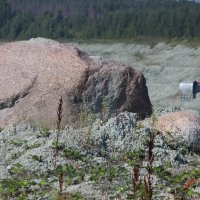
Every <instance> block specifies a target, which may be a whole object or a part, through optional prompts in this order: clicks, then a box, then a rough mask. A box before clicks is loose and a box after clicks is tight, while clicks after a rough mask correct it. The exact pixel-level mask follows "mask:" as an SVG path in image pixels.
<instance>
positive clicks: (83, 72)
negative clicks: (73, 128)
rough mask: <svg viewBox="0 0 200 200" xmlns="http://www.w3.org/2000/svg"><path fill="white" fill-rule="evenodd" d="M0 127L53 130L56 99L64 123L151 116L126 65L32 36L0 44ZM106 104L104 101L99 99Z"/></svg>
mask: <svg viewBox="0 0 200 200" xmlns="http://www.w3.org/2000/svg"><path fill="white" fill-rule="evenodd" d="M0 71H1V76H0V85H1V87H0V127H5V126H7V125H8V124H10V123H18V122H21V121H23V122H28V123H33V124H35V125H39V126H45V127H53V126H55V121H56V109H57V106H58V105H57V104H58V100H59V98H60V97H61V96H62V98H63V102H64V103H63V110H64V116H63V118H64V120H63V123H65V124H66V123H67V120H70V122H71V123H74V122H77V123H78V121H79V118H80V116H79V115H80V112H81V111H87V112H94V113H97V114H98V113H100V112H101V111H102V107H103V106H104V107H105V104H104V102H107V104H106V107H107V108H106V110H107V114H108V115H109V116H111V115H116V114H118V113H119V112H121V111H129V112H135V113H138V114H139V115H140V117H141V118H144V117H146V116H148V115H150V114H151V102H150V100H149V96H148V90H147V87H146V82H145V78H144V76H143V74H142V73H139V72H136V71H135V70H134V69H133V68H132V67H130V66H125V65H122V64H119V63H116V62H114V61H108V60H103V59H101V58H96V59H94V58H91V57H89V56H88V55H86V54H85V53H83V52H81V51H80V50H78V49H77V48H75V47H74V46H73V45H70V44H68V45H62V44H60V43H58V42H56V41H52V40H48V39H43V38H36V39H31V40H29V41H20V42H13V43H7V44H3V45H1V46H0ZM105 100H106V101H105Z"/></svg>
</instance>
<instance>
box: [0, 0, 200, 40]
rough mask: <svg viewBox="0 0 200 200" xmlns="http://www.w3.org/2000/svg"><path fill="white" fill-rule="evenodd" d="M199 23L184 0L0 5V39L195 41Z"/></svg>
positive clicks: (32, 0) (14, 1) (196, 11)
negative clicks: (143, 38)
mask: <svg viewBox="0 0 200 200" xmlns="http://www.w3.org/2000/svg"><path fill="white" fill-rule="evenodd" d="M199 19H200V4H197V3H195V2H194V1H184V0H182V1H176V0H168V1H165V0H159V1H158V0H143V1H138V0H134V1H133V0H124V1H120V0H115V1H114V0H102V1H98V0H93V1H90V0H85V1H83V0H76V1H72V0H58V1H54V0H48V1H46V0H43V1H41V0H26V1H25V0H8V1H5V0H0V30H1V31H0V39H1V40H15V39H27V38H31V37H37V36H42V37H47V38H54V39H94V38H95V39H101V38H103V39H133V38H136V37H141V36H142V37H158V38H174V37H178V38H194V37H199V36H200V24H199Z"/></svg>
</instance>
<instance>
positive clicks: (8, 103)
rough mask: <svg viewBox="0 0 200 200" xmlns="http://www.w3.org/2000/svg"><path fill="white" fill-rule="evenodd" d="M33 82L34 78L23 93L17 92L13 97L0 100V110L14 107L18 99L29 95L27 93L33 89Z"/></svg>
mask: <svg viewBox="0 0 200 200" xmlns="http://www.w3.org/2000/svg"><path fill="white" fill-rule="evenodd" d="M35 82H36V77H34V79H33V81H32V82H31V84H30V85H28V86H27V87H26V88H25V89H24V90H23V91H21V92H19V93H18V94H16V95H13V96H11V97H9V98H6V99H1V100H0V110H3V109H6V108H12V107H14V106H15V104H17V103H18V102H19V100H20V99H22V98H24V97H25V96H26V95H27V94H29V92H30V90H31V89H32V88H33V85H34V83H35Z"/></svg>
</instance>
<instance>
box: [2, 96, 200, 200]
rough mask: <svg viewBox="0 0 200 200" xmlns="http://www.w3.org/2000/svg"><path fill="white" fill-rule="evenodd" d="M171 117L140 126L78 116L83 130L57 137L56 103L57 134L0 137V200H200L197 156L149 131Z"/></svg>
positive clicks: (17, 132) (24, 132) (130, 119)
mask: <svg viewBox="0 0 200 200" xmlns="http://www.w3.org/2000/svg"><path fill="white" fill-rule="evenodd" d="M169 110H170V111H172V110H173V111H177V108H174V109H169ZM169 110H167V109H161V110H157V111H156V112H155V113H154V114H153V115H152V116H151V118H148V119H145V120H143V121H139V120H138V116H137V114H134V113H128V112H124V113H121V114H119V115H118V116H117V117H115V118H111V119H104V120H103V121H102V120H96V119H95V118H94V115H91V114H90V113H85V114H83V113H82V114H81V115H80V118H81V121H82V126H83V127H82V128H80V129H73V128H72V127H71V126H66V127H65V128H64V129H61V127H60V124H61V121H62V112H63V110H62V99H61V100H60V103H59V106H58V110H57V130H48V129H46V128H42V129H38V128H36V127H32V126H30V125H20V124H18V125H12V126H10V127H8V128H6V129H4V130H2V131H1V134H0V141H1V155H2V156H1V160H2V161H3V162H1V165H0V171H1V172H0V176H1V180H0V194H1V197H0V199H2V200H4V199H5V200H7V199H9V200H11V199H13V200H14V199H20V200H25V199H52V200H53V199H54V200H56V199H60V200H61V199H63V200H64V199H79V200H80V199H135V200H136V199H143V200H146V199H148V200H151V199H158V200H159V199H166V200H167V199H177V200H179V199H180V200H182V199H195V198H196V199H198V198H199V194H200V190H199V179H198V178H199V177H200V170H199V167H198V166H199V164H200V157H199V155H198V153H195V152H194V151H193V150H192V149H189V148H188V147H187V146H185V145H184V144H183V143H181V142H177V141H174V140H171V142H169V141H167V140H166V138H165V137H164V135H163V134H162V133H159V132H158V131H157V130H155V129H154V125H155V123H156V120H157V117H156V115H162V114H163V113H166V112H169ZM104 112H106V109H104ZM169 134H170V133H169Z"/></svg>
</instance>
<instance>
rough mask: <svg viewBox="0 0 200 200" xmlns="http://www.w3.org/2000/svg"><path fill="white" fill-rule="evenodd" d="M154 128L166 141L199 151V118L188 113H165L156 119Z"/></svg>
mask: <svg viewBox="0 0 200 200" xmlns="http://www.w3.org/2000/svg"><path fill="white" fill-rule="evenodd" d="M156 128H157V129H158V130H160V131H161V132H162V133H164V134H165V136H166V138H168V140H170V141H172V140H174V141H175V143H176V144H178V143H180V144H185V145H186V146H188V147H189V148H191V150H194V151H200V116H199V115H198V114H196V113H193V112H189V111H180V112H172V113H166V114H164V115H161V116H159V117H158V121H157V124H156Z"/></svg>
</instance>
